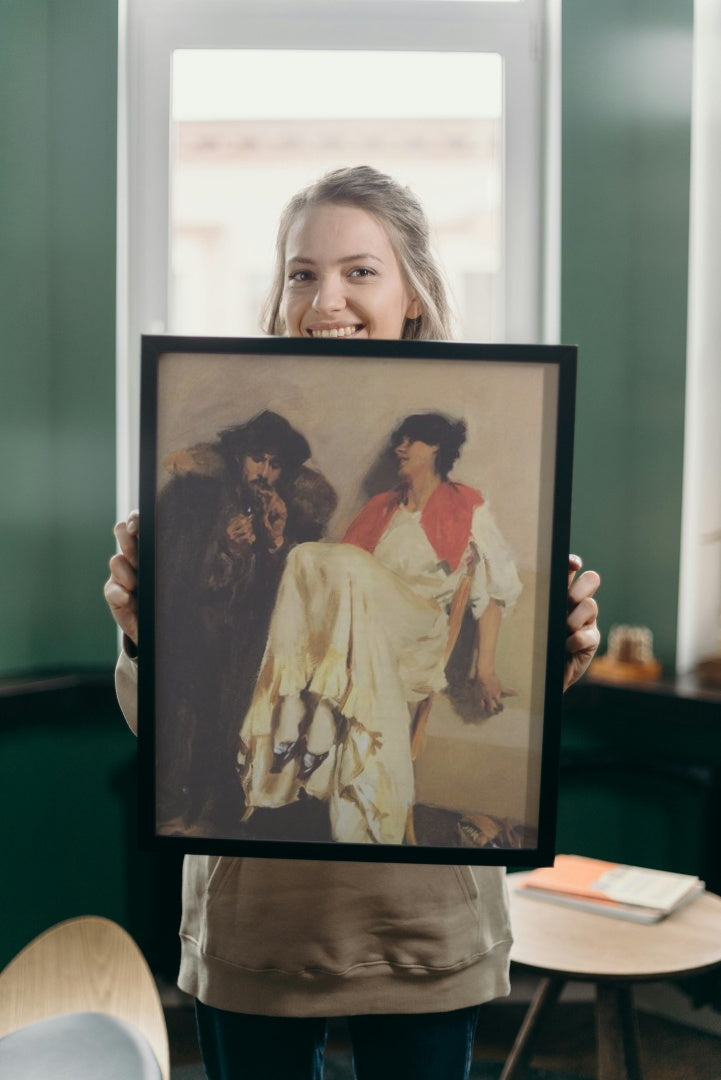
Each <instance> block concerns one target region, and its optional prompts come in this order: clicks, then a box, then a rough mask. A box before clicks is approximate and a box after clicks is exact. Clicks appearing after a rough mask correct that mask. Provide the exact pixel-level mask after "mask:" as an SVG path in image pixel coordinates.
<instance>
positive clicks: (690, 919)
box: [501, 873, 721, 1080]
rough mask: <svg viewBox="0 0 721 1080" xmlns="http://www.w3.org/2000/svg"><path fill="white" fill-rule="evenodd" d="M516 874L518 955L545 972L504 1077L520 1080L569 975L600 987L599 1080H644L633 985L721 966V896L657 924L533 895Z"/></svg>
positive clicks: (511, 886) (705, 896)
mask: <svg viewBox="0 0 721 1080" xmlns="http://www.w3.org/2000/svg"><path fill="white" fill-rule="evenodd" d="M526 876H527V875H526V874H525V873H521V874H509V875H508V890H509V894H510V902H511V926H512V928H513V937H514V944H513V948H512V950H511V960H512V961H514V962H515V963H516V964H521V965H522V966H523V967H526V968H529V969H531V970H533V971H535V972H536V973H538V974H540V975H541V976H542V978H541V981H540V982H539V984H538V987H537V989H536V992H535V994H534V996H533V1000H532V1001H531V1004H530V1005H529V1008H528V1012H527V1013H526V1016H525V1018H524V1020H523V1024H522V1025H521V1028H520V1031H519V1033H518V1035H517V1036H516V1041H515V1043H514V1045H513V1048H512V1050H511V1053H510V1054H509V1056H508V1060H507V1061H506V1064H505V1066H504V1069H503V1072H502V1073H501V1080H520V1077H522V1076H523V1074H524V1071H525V1069H526V1066H527V1065H528V1063H529V1061H530V1058H531V1055H532V1053H533V1043H534V1040H535V1036H536V1034H537V1033H538V1030H539V1028H540V1025H541V1023H542V1021H543V1019H544V1017H546V1016H547V1015H548V1013H549V1012H550V1010H551V1008H552V1007H553V1005H554V1004H555V1002H556V1001H557V1000H558V997H559V995H560V993H561V990H562V989H563V986H564V984H565V983H566V982H568V981H573V980H575V981H577V982H591V983H594V984H595V987H596V1036H597V1047H598V1078H599V1080H643V1074H642V1072H641V1062H640V1056H639V1048H638V1029H637V1024H636V1017H635V1014H634V1010H633V998H632V987H633V984H634V983H637V982H657V981H658V980H661V979H672V978H679V977H681V976H685V975H697V974H700V973H701V972H703V971H709V970H710V969H712V968H715V967H718V966H721V897H718V896H716V895H715V894H714V893H709V892H705V893H702V894H701V895H700V896H698V897H697V898H696V899H695V900H692V901H691V902H690V903H689V904H687V905H686V906H685V907H682V908H680V909H679V910H678V911H675V912H673V913H672V914H671V915H668V916H667V917H666V918H665V919H662V920H661V921H660V922H657V923H651V924H648V923H637V922H627V921H625V920H622V919H617V918H611V917H610V916H608V915H596V914H594V913H591V912H587V911H577V910H575V909H574V908H569V907H564V906H561V905H559V904H553V903H546V902H544V901H541V900H535V899H533V898H531V899H529V898H528V897H527V896H524V895H523V889H519V888H518V885H519V883H520V882H521V881H523V879H524V878H525V877H526Z"/></svg>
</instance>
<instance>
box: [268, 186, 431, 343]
mask: <svg viewBox="0 0 721 1080" xmlns="http://www.w3.org/2000/svg"><path fill="white" fill-rule="evenodd" d="M323 203H336V204H338V205H342V206H357V207H359V208H360V209H361V210H365V211H366V212H367V213H369V214H372V215H373V216H374V217H375V218H376V219H377V220H378V221H379V222H380V223H381V224H382V225H383V226H384V228H385V230H386V232H387V233H388V238H389V240H390V241H391V244H392V245H393V249H394V251H395V254H396V258H397V259H398V262H399V264H400V268H401V273H402V274H403V276H404V278H405V280H406V283H407V284H408V286H409V287H410V289H411V290H412V292H414V293H415V295H416V297H417V298H418V300H419V302H420V306H421V314H420V315H419V316H418V317H417V318H415V319H406V321H405V324H404V326H403V332H402V334H401V337H402V338H406V339H410V340H416V341H418V340H436V341H447V340H448V339H449V338H451V337H452V330H451V311H450V306H449V303H448V298H447V294H446V287H445V284H444V282H443V276H442V273H441V270H440V268H439V267H438V265H437V263H436V261H435V258H434V256H433V255H432V253H431V250H430V237H429V229H428V221H427V219H426V215H425V212H424V210H423V207H422V206H421V204H420V202H419V200H418V199H417V198H416V196H415V195H414V194H413V192H412V191H411V190H410V188H407V187H403V186H402V185H401V184H399V183H398V182H397V181H396V180H394V179H393V178H392V177H390V176H386V175H385V174H384V173H382V172H379V171H378V170H377V169H374V168H372V167H371V166H370V165H356V166H353V167H350V168H344V169H336V170H334V171H333V172H330V173H327V174H326V175H325V176H322V177H321V178H320V180H317V181H316V182H315V183H314V184H311V185H310V186H309V187H307V188H304V190H303V191H299V192H298V194H297V195H294V196H293V198H292V199H291V200H290V202H289V203H288V205H287V206H286V207H285V209H284V210H283V213H282V214H281V218H280V222H279V224H278V236H277V239H276V247H275V272H274V279H273V284H272V286H271V290H270V293H269V296H268V299H267V301H266V304H265V308H264V311H263V322H262V327H263V330H264V331H265V332H266V333H267V334H275V335H283V334H285V332H286V327H285V323H284V320H283V317H282V315H281V305H282V301H283V290H284V285H285V257H286V245H287V241H288V233H289V231H290V228H291V226H292V225H293V224H294V222H295V221H296V219H297V218H298V216H299V215H300V214H302V213H303V212H304V211H305V210H307V209H308V208H309V207H312V206H320V205H322V204H323Z"/></svg>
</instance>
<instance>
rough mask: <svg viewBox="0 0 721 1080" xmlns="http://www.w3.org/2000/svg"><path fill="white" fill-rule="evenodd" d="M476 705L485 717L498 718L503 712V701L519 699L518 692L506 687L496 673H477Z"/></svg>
mask: <svg viewBox="0 0 721 1080" xmlns="http://www.w3.org/2000/svg"><path fill="white" fill-rule="evenodd" d="M474 691H475V698H476V705H477V706H478V708H479V710H480V712H481V713H482V714H483V716H496V714H497V713H500V712H503V699H504V698H507V697H518V691H517V690H511V688H510V686H504V685H503V684H502V682H501V680H500V679H499V678H498V676H497V675H496V673H495V671H489V672H486V673H481V672H480V671H477V672H476V677H475V680H474Z"/></svg>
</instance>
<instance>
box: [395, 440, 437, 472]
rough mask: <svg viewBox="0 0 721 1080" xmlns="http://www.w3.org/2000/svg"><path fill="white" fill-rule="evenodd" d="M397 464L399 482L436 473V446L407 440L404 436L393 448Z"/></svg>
mask: <svg viewBox="0 0 721 1080" xmlns="http://www.w3.org/2000/svg"><path fill="white" fill-rule="evenodd" d="M393 453H394V454H395V455H396V461H397V462H398V476H399V477H400V478H401V480H405V481H411V480H414V479H419V478H420V477H422V476H429V475H430V474H432V473H433V474H435V472H436V454H437V453H438V447H437V446H429V444H428V443H424V442H422V441H421V440H420V439H409V437H408V436H407V435H404V436H403V438H402V439H401V441H400V442H399V443H398V445H397V446H395V447H394V448H393Z"/></svg>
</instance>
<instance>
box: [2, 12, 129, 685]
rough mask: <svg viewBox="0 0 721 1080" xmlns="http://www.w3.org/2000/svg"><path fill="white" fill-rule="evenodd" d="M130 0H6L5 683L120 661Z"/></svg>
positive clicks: (3, 513) (4, 88)
mask: <svg viewBox="0 0 721 1080" xmlns="http://www.w3.org/2000/svg"><path fill="white" fill-rule="evenodd" d="M116 81H117V3H116V0H63V3H53V2H52V0H0V101H1V102H2V108H0V147H2V155H1V158H0V251H1V252H2V259H1V260H0V343H1V344H0V350H1V351H0V364H1V366H2V380H1V385H2V393H1V395H0V456H1V458H2V461H3V468H2V475H1V479H0V505H1V506H2V518H1V520H0V565H2V566H3V579H2V603H0V675H7V674H11V673H15V672H18V671H27V670H33V669H34V670H38V669H46V668H50V667H58V666H70V667H74V668H87V667H88V666H96V665H108V664H110V663H111V662H112V657H113V653H114V649H115V634H114V631H113V627H112V623H111V622H110V620H109V618H108V616H107V614H106V612H105V610H104V602H103V599H102V593H101V585H102V581H103V579H104V577H105V574H106V567H107V560H108V556H109V554H110V553H111V551H112V545H113V540H112V535H111V532H110V529H111V526H112V522H113V520H114V514H115V510H114V506H115V494H114V487H115V464H114V457H115V406H114V391H115V371H114V369H115V162H116V149H115V139H116V122H115V113H116Z"/></svg>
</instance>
